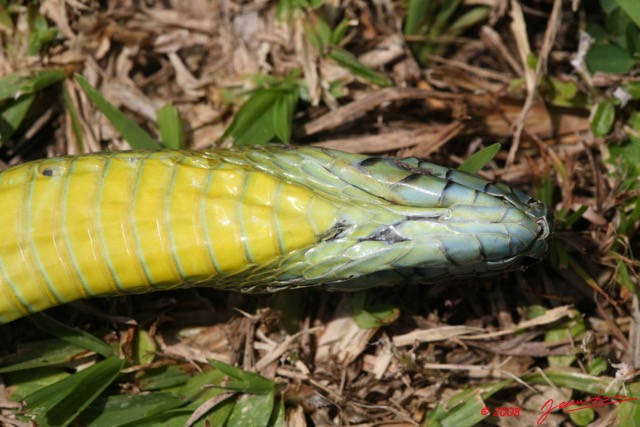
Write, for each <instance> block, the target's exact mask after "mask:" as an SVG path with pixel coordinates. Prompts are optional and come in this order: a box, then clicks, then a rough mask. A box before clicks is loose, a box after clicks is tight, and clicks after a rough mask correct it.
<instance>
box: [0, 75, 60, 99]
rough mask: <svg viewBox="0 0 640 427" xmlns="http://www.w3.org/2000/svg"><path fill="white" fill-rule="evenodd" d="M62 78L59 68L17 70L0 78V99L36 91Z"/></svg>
mask: <svg viewBox="0 0 640 427" xmlns="http://www.w3.org/2000/svg"><path fill="white" fill-rule="evenodd" d="M62 79H64V71H63V70H62V69H61V68H44V69H42V70H38V71H29V72H24V71H19V72H15V73H11V74H8V75H6V76H4V77H2V78H0V100H3V99H8V98H11V97H17V96H19V95H26V94H33V93H36V92H38V91H40V90H42V89H44V88H46V87H48V86H51V85H52V84H55V83H57V82H59V81H60V80H62Z"/></svg>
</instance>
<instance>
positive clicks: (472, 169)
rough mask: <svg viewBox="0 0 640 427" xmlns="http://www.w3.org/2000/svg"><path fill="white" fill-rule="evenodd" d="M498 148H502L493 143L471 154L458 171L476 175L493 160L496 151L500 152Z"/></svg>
mask: <svg viewBox="0 0 640 427" xmlns="http://www.w3.org/2000/svg"><path fill="white" fill-rule="evenodd" d="M500 148H502V145H500V144H498V143H495V144H492V145H490V146H488V147H485V148H483V149H482V150H480V151H478V152H475V153H473V154H472V155H470V156H469V158H468V159H467V160H465V161H464V163H462V164H461V165H460V166H459V167H458V170H460V171H463V172H469V173H478V171H479V170H480V169H482V168H483V167H485V166H486V165H487V164H489V162H490V161H491V160H493V158H494V157H495V156H496V154H498V151H500Z"/></svg>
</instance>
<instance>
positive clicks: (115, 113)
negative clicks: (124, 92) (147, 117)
mask: <svg viewBox="0 0 640 427" xmlns="http://www.w3.org/2000/svg"><path fill="white" fill-rule="evenodd" d="M76 80H77V82H78V84H79V85H80V87H82V89H83V90H84V92H85V93H86V94H87V96H88V97H89V99H91V101H92V102H93V103H94V104H95V105H96V107H98V110H100V112H102V114H104V115H105V116H106V117H107V119H109V122H111V124H112V125H113V127H115V128H116V129H117V130H118V132H120V134H121V135H122V137H123V138H124V139H125V140H126V141H127V142H128V143H129V145H131V148H134V149H147V150H157V149H158V148H160V145H159V144H158V143H157V142H156V141H155V140H154V139H153V138H152V137H151V136H150V135H149V134H148V133H147V132H146V131H145V130H144V129H142V128H141V127H140V126H138V125H137V124H136V123H135V122H134V121H133V120H131V119H130V118H129V117H128V116H127V115H126V114H124V113H123V112H122V111H120V110H118V109H117V108H116V107H115V106H113V104H111V103H110V102H109V101H107V100H106V99H105V98H104V97H103V96H102V95H100V92H98V91H97V90H95V89H94V88H93V87H92V86H91V85H90V84H89V82H88V81H87V80H86V79H85V78H84V77H82V76H81V75H79V74H76Z"/></svg>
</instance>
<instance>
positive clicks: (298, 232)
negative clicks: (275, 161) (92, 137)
mask: <svg viewBox="0 0 640 427" xmlns="http://www.w3.org/2000/svg"><path fill="white" fill-rule="evenodd" d="M0 199H1V200H0V204H1V206H2V209H0V224H1V226H2V238H1V239H0V323H3V322H8V321H11V320H13V319H15V318H18V317H21V316H23V315H27V314H29V313H30V312H31V313H32V312H37V311H40V310H43V309H46V308H48V307H52V306H55V305H58V304H61V303H64V302H70V301H73V300H76V299H79V298H84V297H88V296H103V295H110V294H118V293H136V292H145V291H148V290H153V289H166V288H170V287H173V286H177V285H180V284H183V283H185V282H188V283H195V282H200V281H204V280H215V278H216V277H218V276H220V275H225V276H226V275H233V274H236V273H239V272H242V271H245V270H247V269H250V268H252V267H253V266H256V265H260V264H265V263H270V262H273V261H274V260H276V259H278V258H279V257H281V256H282V255H285V254H288V253H290V252H292V251H295V250H299V249H303V248H306V247H309V246H311V245H313V244H315V243H316V242H317V241H318V238H319V236H320V235H322V234H324V233H326V232H327V231H328V230H329V229H330V228H331V227H332V226H333V225H334V224H335V222H336V221H337V209H336V207H335V206H334V205H333V204H332V203H330V202H328V201H327V200H324V199H322V198H319V197H318V196H317V195H316V194H314V193H312V192H311V191H309V190H308V189H306V188H303V187H299V186H296V185H291V184H288V183H284V182H282V181H280V180H277V179H275V178H273V177H272V176H270V175H268V174H266V173H261V172H255V171H248V170H243V169H241V168H236V167H233V166H229V165H221V164H220V163H218V162H216V161H214V160H205V159H202V158H200V157H186V158H185V157H184V155H183V154H175V153H162V152H160V153H154V154H144V153H121V154H118V155H111V156H110V157H106V156H89V157H79V158H75V159H73V158H63V159H51V160H44V161H41V162H36V163H31V164H26V165H24V166H19V167H16V168H12V169H9V170H7V171H4V172H2V173H1V174H0Z"/></svg>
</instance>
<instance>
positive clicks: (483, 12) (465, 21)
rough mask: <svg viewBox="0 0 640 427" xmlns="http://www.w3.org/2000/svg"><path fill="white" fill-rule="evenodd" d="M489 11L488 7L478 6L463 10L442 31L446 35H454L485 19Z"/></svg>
mask: <svg viewBox="0 0 640 427" xmlns="http://www.w3.org/2000/svg"><path fill="white" fill-rule="evenodd" d="M490 12H491V8H490V7H485V6H478V7H474V8H473V9H470V10H469V11H467V12H465V13H464V14H463V15H462V16H460V17H459V18H458V19H456V20H455V21H454V22H453V23H452V24H451V25H450V26H449V28H447V29H446V31H445V32H444V33H445V34H446V35H448V36H455V35H458V34H460V33H462V32H463V31H466V30H467V29H468V28H471V27H473V26H474V25H477V24H479V23H481V22H482V21H484V20H486V19H487V17H488V16H489V13H490Z"/></svg>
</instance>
